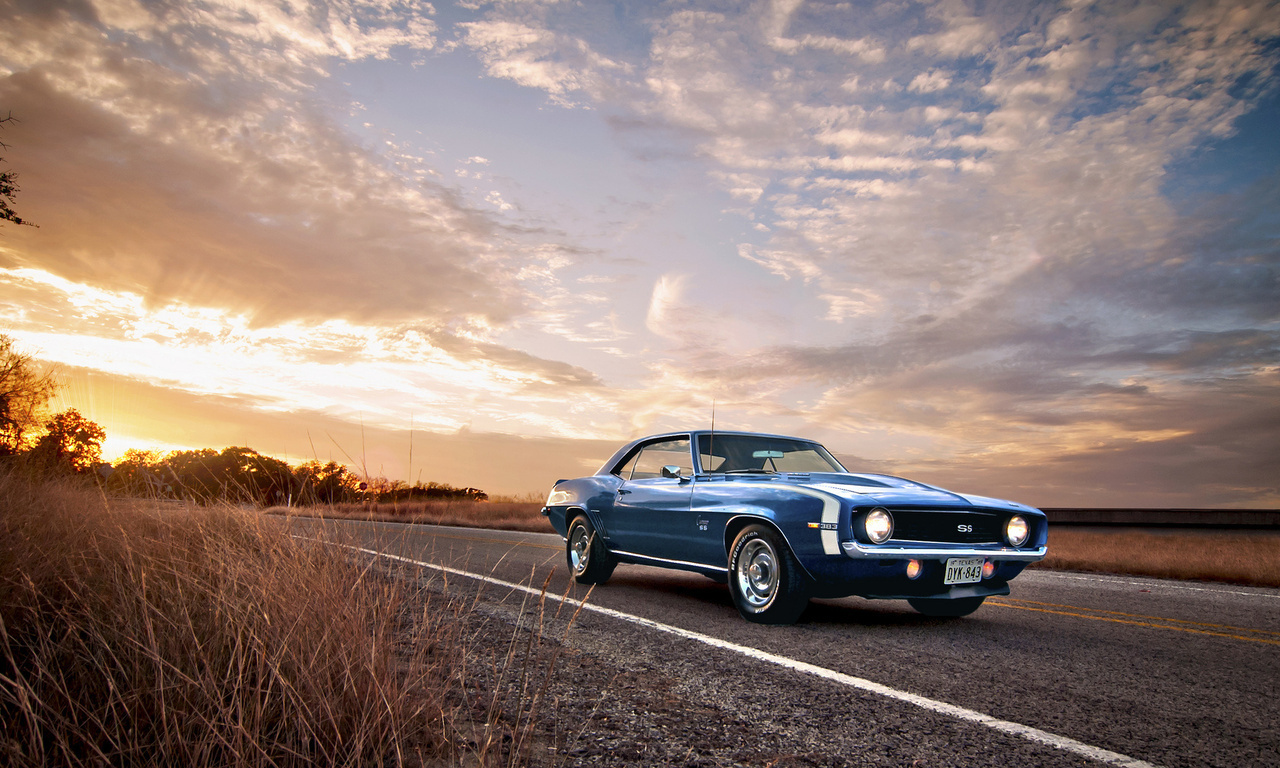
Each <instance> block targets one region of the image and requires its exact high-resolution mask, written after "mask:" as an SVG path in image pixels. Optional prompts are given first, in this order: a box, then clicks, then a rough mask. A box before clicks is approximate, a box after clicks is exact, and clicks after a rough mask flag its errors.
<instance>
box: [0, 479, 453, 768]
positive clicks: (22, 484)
mask: <svg viewBox="0 0 1280 768" xmlns="http://www.w3.org/2000/svg"><path fill="white" fill-rule="evenodd" d="M407 597H408V595H407V593H406V588H405V587H404V586H403V583H401V582H395V581H392V580H390V579H387V578H385V577H382V576H380V575H379V574H376V573H373V572H371V571H369V570H367V569H366V570H362V569H361V568H360V567H359V566H358V565H356V564H355V563H353V562H352V561H351V560H349V559H348V558H347V557H346V556H345V555H344V554H343V553H342V551H340V550H336V549H332V548H327V547H323V546H319V545H314V544H309V543H306V542H299V541H296V540H294V539H291V538H290V537H289V536H288V535H287V534H286V533H285V532H284V530H283V528H282V527H281V526H278V525H272V524H270V523H267V524H264V523H263V522H262V521H261V520H260V518H258V517H257V516H256V515H255V514H253V513H245V512H242V511H239V510H236V509H232V508H227V507H223V508H189V509H177V510H175V509H172V508H165V509H163V510H161V509H160V508H159V507H157V506H155V505H151V506H148V505H147V504H146V503H141V504H131V505H128V506H123V505H121V504H120V503H109V502H108V501H107V500H105V499H103V498H102V497H100V496H97V495H94V494H93V493H92V492H86V491H84V490H83V489H77V488H72V487H68V486H65V485H59V484H57V483H40V482H31V481H30V480H29V479H26V478H23V477H19V476H15V475H13V474H12V473H3V472H0V622H2V623H0V763H4V764H6V765H15V766H24V765H30V766H37V765H38V766H45V765H72V766H74V765H104V764H107V765H138V766H150V765H155V766H161V765H164V766H169V765H183V766H190V767H191V768H196V767H197V766H204V765H232V764H234V765H244V766H258V765H261V766H268V765H270V766H292V765H315V764H323V765H357V764H358V765H384V764H388V765H398V764H405V763H418V762H420V761H421V760H422V759H424V758H431V757H433V756H436V755H439V754H441V753H442V752H443V751H444V750H446V749H447V744H446V736H445V735H444V734H443V731H442V727H441V723H442V722H443V721H444V720H445V716H444V714H443V710H444V708H445V707H446V706H447V704H446V701H445V699H446V698H447V697H448V693H447V692H448V690H449V686H450V685H451V684H453V683H452V682H451V680H452V676H453V675H454V671H455V670H456V669H457V668H458V667H459V665H458V664H457V659H458V658H459V655H460V654H461V653H462V652H463V649H462V647H461V642H462V638H461V636H460V631H459V629H458V626H459V623H458V621H457V618H458V612H459V611H460V610H462V609H461V608H459V607H458V606H457V605H454V604H452V603H450V602H448V601H447V599H446V598H443V597H441V596H439V595H432V594H430V593H423V594H416V595H415V596H414V599H412V600H410V599H407Z"/></svg>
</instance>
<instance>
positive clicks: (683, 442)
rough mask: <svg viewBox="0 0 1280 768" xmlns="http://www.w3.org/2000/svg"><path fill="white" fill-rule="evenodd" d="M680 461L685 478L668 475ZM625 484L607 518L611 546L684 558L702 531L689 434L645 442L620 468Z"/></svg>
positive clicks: (622, 550)
mask: <svg viewBox="0 0 1280 768" xmlns="http://www.w3.org/2000/svg"><path fill="white" fill-rule="evenodd" d="M667 466H675V467H678V468H679V470H680V477H663V472H662V468H663V467H667ZM618 474H619V476H620V477H622V481H623V482H622V485H621V486H619V488H618V491H617V498H616V499H615V501H614V504H613V508H612V510H610V511H609V512H608V516H607V519H606V520H605V525H606V528H607V530H608V532H609V546H610V548H611V549H614V550H618V551H621V552H628V553H631V554H636V555H644V556H646V557H656V558H661V559H664V560H684V559H685V556H686V555H687V554H688V546H687V542H685V541H683V540H682V539H683V538H685V537H687V536H688V535H689V534H690V533H691V532H692V531H694V530H696V526H695V525H694V524H693V514H692V512H690V509H689V501H690V498H691V495H692V494H691V488H692V483H691V482H690V480H689V478H690V477H691V475H692V474H693V454H692V453H691V452H690V449H689V438H688V437H685V436H681V437H665V438H662V439H660V440H656V441H654V442H651V443H647V444H645V445H642V446H640V447H639V449H638V450H637V452H636V453H635V454H633V455H632V456H631V457H630V458H628V459H627V460H625V461H624V462H623V464H622V467H621V468H620V469H619V470H618Z"/></svg>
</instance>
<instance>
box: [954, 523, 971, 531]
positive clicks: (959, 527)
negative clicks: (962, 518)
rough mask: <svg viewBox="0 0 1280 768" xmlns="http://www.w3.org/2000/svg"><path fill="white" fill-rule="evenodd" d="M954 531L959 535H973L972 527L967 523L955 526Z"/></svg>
mask: <svg viewBox="0 0 1280 768" xmlns="http://www.w3.org/2000/svg"><path fill="white" fill-rule="evenodd" d="M956 530H957V531H959V532H961V533H973V526H972V525H969V524H968V523H961V524H959V525H957V526H956Z"/></svg>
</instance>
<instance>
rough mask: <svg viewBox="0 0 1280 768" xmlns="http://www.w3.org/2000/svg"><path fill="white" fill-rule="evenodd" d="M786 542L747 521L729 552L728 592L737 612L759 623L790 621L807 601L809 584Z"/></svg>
mask: <svg viewBox="0 0 1280 768" xmlns="http://www.w3.org/2000/svg"><path fill="white" fill-rule="evenodd" d="M806 578H807V577H806V576H805V574H804V571H802V570H801V568H800V564H799V563H797V562H796V558H795V556H794V555H792V554H791V550H790V549H789V548H788V547H787V542H786V540H784V539H783V538H782V536H781V535H779V534H778V532H777V531H775V530H773V529H772V528H769V527H766V526H764V525H748V526H747V527H746V528H743V529H742V530H741V531H740V532H739V533H738V535H737V537H736V538H735V539H734V541H733V546H732V547H731V548H730V555H729V593H730V594H731V595H732V596H733V602H734V604H735V605H736V606H737V607H738V613H740V614H742V617H743V618H745V619H746V620H748V621H754V622H757V623H760V624H791V623H793V622H795V620H796V619H798V618H800V614H801V613H803V612H804V608H805V606H806V605H808V603H809V594H808V589H809V584H808V581H807V580H806Z"/></svg>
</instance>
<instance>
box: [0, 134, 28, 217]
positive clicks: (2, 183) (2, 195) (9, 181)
mask: <svg viewBox="0 0 1280 768" xmlns="http://www.w3.org/2000/svg"><path fill="white" fill-rule="evenodd" d="M16 122H18V121H17V118H15V117H14V116H13V114H12V113H10V114H9V115H7V116H6V117H3V118H0V125H4V124H5V123H16ZM8 148H9V145H8V144H5V143H4V142H3V141H0V149H8ZM3 162H4V158H3V157H0V163H3ZM17 179H18V174H16V173H14V172H13V171H0V221H12V222H13V223H14V224H26V225H28V226H32V227H34V226H35V225H34V224H32V223H31V222H29V221H27V220H26V219H24V218H22V217H21V216H19V215H18V214H17V212H15V211H14V210H13V198H14V197H15V196H17V194H18V184H17Z"/></svg>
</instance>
